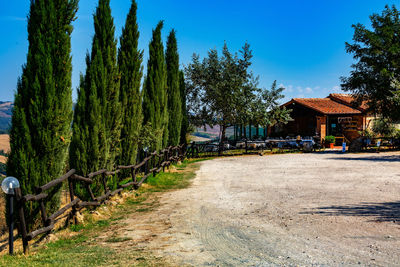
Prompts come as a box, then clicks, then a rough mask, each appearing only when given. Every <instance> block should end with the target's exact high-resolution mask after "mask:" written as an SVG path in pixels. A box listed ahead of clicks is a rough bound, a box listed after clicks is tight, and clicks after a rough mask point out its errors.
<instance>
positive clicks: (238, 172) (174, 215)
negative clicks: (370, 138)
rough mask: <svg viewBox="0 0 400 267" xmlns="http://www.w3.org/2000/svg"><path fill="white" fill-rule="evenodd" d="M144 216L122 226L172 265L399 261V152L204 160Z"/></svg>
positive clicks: (333, 263) (337, 263)
mask: <svg viewBox="0 0 400 267" xmlns="http://www.w3.org/2000/svg"><path fill="white" fill-rule="evenodd" d="M143 216H144V217H143V218H136V222H137V224H136V226H135V227H130V226H128V227H127V228H125V230H126V231H122V232H121V235H129V236H131V237H132V236H133V237H134V238H135V239H136V240H139V239H141V238H142V240H145V241H143V242H141V243H140V242H139V243H140V244H141V245H142V246H145V247H147V248H150V249H152V250H153V252H154V253H155V254H156V255H158V256H162V257H165V258H168V259H170V261H171V263H172V265H183V264H187V265H194V266H209V265H211V266H215V265H219V266H270V265H285V266H288V265H289V266H290V265H293V266H294V265H330V266H331V265H358V264H360V265H378V266H388V265H400V153H380V154H377V153H374V154H332V153H331V154H285V155H273V156H263V157H260V156H245V157H235V158H219V159H215V160H211V161H206V162H203V163H201V167H200V169H199V170H198V172H197V176H196V178H195V180H194V181H193V184H192V186H190V187H189V188H187V189H183V190H179V191H173V192H169V193H166V194H163V195H162V196H161V199H160V206H159V207H158V208H156V210H154V211H152V212H150V213H148V214H144V215H143ZM139 222H140V223H139ZM130 223H131V222H130ZM130 223H129V224H130ZM138 223H139V224H138ZM129 228H131V229H129ZM155 228H156V229H157V231H155V230H154V229H155ZM144 235H147V236H148V237H149V238H145V239H143V236H144ZM150 237H151V238H150Z"/></svg>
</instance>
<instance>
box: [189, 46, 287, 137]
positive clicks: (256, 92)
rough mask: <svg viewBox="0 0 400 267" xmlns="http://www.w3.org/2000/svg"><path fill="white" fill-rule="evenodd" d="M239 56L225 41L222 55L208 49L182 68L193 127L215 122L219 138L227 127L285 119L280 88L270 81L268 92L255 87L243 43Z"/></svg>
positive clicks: (254, 80) (255, 81)
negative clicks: (219, 127) (204, 54)
mask: <svg viewBox="0 0 400 267" xmlns="http://www.w3.org/2000/svg"><path fill="white" fill-rule="evenodd" d="M239 54H240V56H239V55H238V54H237V53H235V54H232V53H231V52H229V50H228V47H227V45H226V44H225V45H224V47H223V50H222V56H219V55H218V52H217V50H215V49H212V50H210V51H209V53H208V57H206V58H204V59H203V61H202V62H200V59H199V56H198V55H194V56H193V59H192V63H190V64H189V65H188V66H187V67H186V69H185V73H186V90H187V93H186V96H187V101H188V105H187V108H188V114H191V116H190V122H191V123H192V124H194V125H196V126H201V125H205V124H208V125H210V126H213V125H216V124H219V125H220V126H221V129H222V130H221V132H222V138H221V139H222V140H224V138H225V130H226V128H227V127H229V126H232V125H235V124H243V125H246V124H249V123H251V122H252V123H253V124H255V125H260V124H261V125H266V124H272V123H277V122H286V121H287V120H288V119H289V113H288V112H289V111H286V110H285V109H279V105H278V103H277V101H278V100H279V99H281V98H282V97H283V95H282V91H283V89H282V88H278V89H277V88H276V82H274V84H273V86H272V88H271V90H270V91H268V90H266V89H261V88H258V78H256V77H254V75H253V73H252V72H251V71H250V70H249V67H250V66H251V59H252V57H253V55H252V51H251V50H250V46H249V45H248V44H247V43H246V44H245V45H244V46H243V48H242V50H241V51H240V52H239Z"/></svg>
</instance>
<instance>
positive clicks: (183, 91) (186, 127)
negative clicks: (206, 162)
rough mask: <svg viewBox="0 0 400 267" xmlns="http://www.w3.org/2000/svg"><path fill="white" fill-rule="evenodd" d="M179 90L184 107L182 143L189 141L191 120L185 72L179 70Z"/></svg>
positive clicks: (182, 106)
mask: <svg viewBox="0 0 400 267" xmlns="http://www.w3.org/2000/svg"><path fill="white" fill-rule="evenodd" d="M179 90H180V95H181V108H182V124H181V139H180V143H181V144H186V143H187V134H188V132H189V130H190V129H189V121H188V114H187V108H186V85H185V74H184V73H183V71H179Z"/></svg>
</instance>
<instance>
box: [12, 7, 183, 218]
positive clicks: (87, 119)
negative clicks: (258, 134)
mask: <svg viewBox="0 0 400 267" xmlns="http://www.w3.org/2000/svg"><path fill="white" fill-rule="evenodd" d="M77 9H78V0H35V1H31V6H30V13H29V17H28V40H29V49H28V56H27V63H26V64H25V65H24V66H23V70H22V76H21V78H20V79H19V81H18V86H17V92H16V95H15V106H14V113H13V118H12V127H11V131H10V143H11V152H10V155H9V159H8V162H7V174H8V175H12V176H15V177H17V178H18V179H19V180H20V181H21V187H22V191H23V194H30V193H31V194H32V193H33V194H34V193H35V187H38V186H40V185H43V184H45V183H47V182H49V181H51V180H53V179H55V178H56V177H58V176H60V175H61V174H62V173H63V172H64V171H65V170H66V168H67V167H68V159H69V167H70V168H75V169H76V170H77V173H79V174H81V175H84V176H86V175H87V174H89V173H90V172H93V171H96V170H99V169H103V168H106V169H109V170H111V169H114V168H115V167H116V166H117V165H126V164H134V163H135V162H136V157H137V152H138V148H139V140H140V139H141V129H142V128H146V127H147V130H148V129H149V128H150V129H151V131H152V132H153V133H154V136H155V139H156V140H155V142H154V145H153V147H151V149H157V150H160V149H162V148H163V147H166V146H168V145H177V144H179V143H180V142H185V140H186V138H185V137H186V130H187V117H186V114H185V112H186V110H185V107H186V104H185V86H184V84H185V83H184V77H183V73H182V72H181V71H180V70H179V55H178V48H177V40H176V34H175V31H174V30H172V31H171V33H170V34H169V36H168V41H167V50H166V52H165V54H164V47H163V42H162V39H161V30H162V27H163V22H160V23H159V24H158V25H157V27H156V28H155V29H154V30H153V36H152V40H151V42H150V44H149V53H150V54H149V59H148V63H147V75H146V76H145V77H144V79H143V67H142V61H143V51H141V50H139V49H138V39H139V31H138V25H137V15H136V12H137V5H136V2H135V1H132V5H131V8H130V11H129V13H128V16H127V19H126V24H125V27H124V28H123V30H122V35H121V37H120V47H119V49H118V50H117V39H116V38H115V26H114V22H113V17H112V15H111V8H110V0H99V2H98V7H97V8H96V12H95V14H94V16H93V18H94V29H95V33H94V37H93V40H92V48H91V52H90V53H88V54H87V56H86V72H85V74H81V77H80V85H79V88H78V99H77V103H76V106H75V111H74V112H73V109H72V97H71V94H72V88H71V72H72V63H71V33H72V29H73V28H72V25H71V23H72V21H73V20H74V19H75V16H76V12H77ZM142 79H143V87H142V90H141V83H142ZM72 119H73V120H72ZM71 121H72V127H71ZM143 125H145V126H144V127H142V126H143ZM182 125H183V127H182ZM115 179H118V178H117V177H115ZM58 189H59V188H57V189H56V190H53V192H51V194H50V196H49V199H48V200H49V201H47V209H49V212H50V213H51V212H52V211H54V210H55V209H57V208H58V207H59V203H60V201H59V200H60V199H59V190H58ZM92 190H94V191H95V193H99V191H100V190H101V189H100V185H99V184H97V183H94V184H93V185H92ZM79 191H80V190H79V188H77V192H79ZM82 197H85V196H82ZM29 205H30V206H27V207H26V208H27V212H28V213H29V215H28V216H26V217H27V219H28V225H30V226H32V225H33V224H34V222H35V220H36V218H37V208H38V207H37V206H35V203H34V202H32V203H29Z"/></svg>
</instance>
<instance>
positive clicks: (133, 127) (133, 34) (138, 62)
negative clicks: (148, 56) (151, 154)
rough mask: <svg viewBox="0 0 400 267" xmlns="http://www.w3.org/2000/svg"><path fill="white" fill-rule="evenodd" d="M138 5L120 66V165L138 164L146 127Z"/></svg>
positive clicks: (122, 45) (127, 27)
mask: <svg viewBox="0 0 400 267" xmlns="http://www.w3.org/2000/svg"><path fill="white" fill-rule="evenodd" d="M136 10H137V5H136V2H135V1H132V6H131V9H130V11H129V13H128V17H127V19H126V23H125V28H124V29H122V36H121V38H120V48H119V51H118V66H119V70H120V72H121V82H120V101H121V103H122V108H123V116H122V129H121V148H120V155H119V158H118V164H120V165H129V164H134V163H135V161H136V155H137V150H138V137H139V133H140V128H141V125H142V98H141V93H140V83H141V79H142V75H143V67H142V61H143V51H139V50H138V39H139V31H138V25H137V22H136V21H137V17H136Z"/></svg>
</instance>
